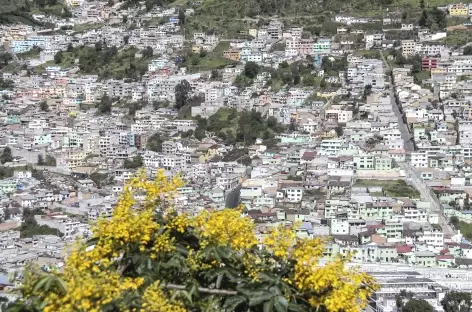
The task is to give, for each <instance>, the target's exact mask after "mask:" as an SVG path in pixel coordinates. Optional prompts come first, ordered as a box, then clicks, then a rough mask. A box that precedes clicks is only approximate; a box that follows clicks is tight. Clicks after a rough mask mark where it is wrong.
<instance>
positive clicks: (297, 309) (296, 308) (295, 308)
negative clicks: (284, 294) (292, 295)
mask: <svg viewBox="0 0 472 312" xmlns="http://www.w3.org/2000/svg"><path fill="white" fill-rule="evenodd" d="M288 310H289V311H291V312H305V311H306V308H305V307H303V306H302V305H300V304H296V303H289V304H288Z"/></svg>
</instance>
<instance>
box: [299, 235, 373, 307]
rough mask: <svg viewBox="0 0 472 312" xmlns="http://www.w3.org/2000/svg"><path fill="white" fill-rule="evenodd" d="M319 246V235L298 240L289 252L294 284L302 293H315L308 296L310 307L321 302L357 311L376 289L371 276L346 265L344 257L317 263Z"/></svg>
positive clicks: (321, 303) (320, 251)
mask: <svg viewBox="0 0 472 312" xmlns="http://www.w3.org/2000/svg"><path fill="white" fill-rule="evenodd" d="M323 249H324V245H323V243H322V241H320V240H319V239H312V240H301V241H299V242H298V244H297V245H296V246H295V248H294V251H293V254H292V257H293V259H294V260H295V261H296V264H295V268H294V278H293V281H294V283H295V285H296V286H297V287H298V288H299V289H300V291H301V292H302V293H312V292H313V293H315V294H316V295H314V296H310V297H309V298H308V301H309V302H310V304H311V305H312V306H313V307H316V308H318V307H320V306H325V307H326V308H327V309H328V311H345V312H358V311H361V310H362V309H363V308H364V307H365V306H366V304H367V298H368V297H369V296H370V295H371V294H372V293H373V291H374V290H375V289H376V288H375V283H374V280H373V279H372V278H371V277H370V276H369V275H367V274H365V273H362V272H358V271H357V270H355V269H348V268H346V266H345V262H346V261H348V258H347V259H341V258H337V259H335V260H334V261H331V262H329V263H327V264H325V265H323V266H321V265H319V260H320V257H321V255H322V254H323ZM326 290H330V291H326Z"/></svg>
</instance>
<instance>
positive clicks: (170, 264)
mask: <svg viewBox="0 0 472 312" xmlns="http://www.w3.org/2000/svg"><path fill="white" fill-rule="evenodd" d="M162 267H163V268H166V269H170V268H176V269H180V268H181V263H180V261H179V259H178V258H177V257H172V258H170V259H169V261H167V262H165V263H162Z"/></svg>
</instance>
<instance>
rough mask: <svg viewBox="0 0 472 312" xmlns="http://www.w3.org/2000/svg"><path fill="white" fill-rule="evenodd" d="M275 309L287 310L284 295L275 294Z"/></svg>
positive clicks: (284, 311) (279, 311)
mask: <svg viewBox="0 0 472 312" xmlns="http://www.w3.org/2000/svg"><path fill="white" fill-rule="evenodd" d="M274 306H275V311H277V312H287V311H288V301H287V299H285V297H284V296H277V297H275V298H274Z"/></svg>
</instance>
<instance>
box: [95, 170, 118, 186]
mask: <svg viewBox="0 0 472 312" xmlns="http://www.w3.org/2000/svg"><path fill="white" fill-rule="evenodd" d="M89 178H90V180H92V181H93V183H95V185H97V187H98V188H102V187H103V186H105V185H108V184H110V183H112V182H113V176H111V175H110V174H108V173H102V172H99V171H95V172H92V173H91V174H90V175H89Z"/></svg>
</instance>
